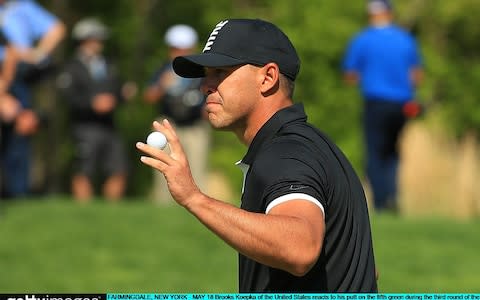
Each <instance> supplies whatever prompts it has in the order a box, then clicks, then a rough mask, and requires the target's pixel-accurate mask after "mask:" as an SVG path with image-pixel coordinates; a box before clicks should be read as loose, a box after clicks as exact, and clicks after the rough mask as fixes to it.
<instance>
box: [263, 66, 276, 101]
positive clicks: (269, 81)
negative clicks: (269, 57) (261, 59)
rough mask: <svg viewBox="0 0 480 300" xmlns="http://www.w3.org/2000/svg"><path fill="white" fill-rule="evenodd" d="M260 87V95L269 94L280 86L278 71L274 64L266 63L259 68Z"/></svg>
mask: <svg viewBox="0 0 480 300" xmlns="http://www.w3.org/2000/svg"><path fill="white" fill-rule="evenodd" d="M261 72H262V76H263V77H262V79H263V81H262V85H261V87H260V92H262V94H269V93H273V92H274V91H276V90H277V89H278V88H279V86H280V82H279V80H280V69H279V68H278V65H277V64H276V63H268V64H266V65H265V66H263V67H262V68H261Z"/></svg>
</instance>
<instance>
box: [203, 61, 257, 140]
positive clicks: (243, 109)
mask: <svg viewBox="0 0 480 300" xmlns="http://www.w3.org/2000/svg"><path fill="white" fill-rule="evenodd" d="M201 90H202V92H203V93H204V94H205V95H206V96H207V100H206V111H207V113H208V120H209V122H210V124H211V125H212V127H213V128H216V129H225V130H232V131H239V130H240V131H241V130H244V129H245V127H246V126H247V122H248V118H249V117H250V115H251V112H252V111H253V109H254V107H255V105H256V103H257V102H258V99H259V97H260V95H261V94H260V91H259V76H258V68H257V67H254V66H252V65H242V66H235V67H219V68H206V69H205V78H204V80H203V82H202V86H201Z"/></svg>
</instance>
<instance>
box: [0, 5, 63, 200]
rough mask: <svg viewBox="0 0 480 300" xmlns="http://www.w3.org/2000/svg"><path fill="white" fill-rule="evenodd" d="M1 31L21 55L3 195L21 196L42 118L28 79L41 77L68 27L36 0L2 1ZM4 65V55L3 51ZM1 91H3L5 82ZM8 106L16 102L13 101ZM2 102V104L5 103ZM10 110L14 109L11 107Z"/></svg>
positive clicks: (5, 141)
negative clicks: (34, 76)
mask: <svg viewBox="0 0 480 300" xmlns="http://www.w3.org/2000/svg"><path fill="white" fill-rule="evenodd" d="M0 14H1V18H2V23H1V29H2V32H3V33H4V35H5V38H6V39H7V40H8V42H9V43H10V44H11V45H12V46H13V47H14V48H15V51H16V52H17V53H18V62H19V63H18V64H17V66H16V75H15V77H14V79H13V81H12V82H11V84H10V85H9V93H10V94H11V95H12V96H13V97H14V98H15V99H17V100H18V104H19V109H18V111H17V113H16V114H15V117H14V118H15V122H5V121H4V122H2V124H1V126H2V127H1V131H2V141H1V142H2V144H1V145H2V151H1V160H2V173H3V174H2V178H3V179H4V180H3V181H4V182H3V186H2V196H3V197H12V198H14V197H22V196H27V195H28V193H29V192H30V191H29V185H30V184H29V180H30V178H29V174H30V160H31V152H30V151H31V149H30V148H31V147H30V137H31V135H33V134H34V133H35V132H36V131H37V130H38V127H39V122H40V118H39V116H38V114H37V113H36V112H35V111H34V110H32V103H31V101H32V99H31V95H30V90H29V86H28V80H27V78H29V77H31V75H32V74H33V73H35V74H39V73H41V70H42V69H44V68H45V66H47V65H48V63H47V62H48V61H49V58H50V55H51V53H52V51H53V50H54V49H55V48H56V47H57V45H58V44H59V42H60V41H61V40H62V39H63V37H64V34H65V33H64V32H65V28H64V25H63V23H62V22H61V21H59V20H58V19H57V18H56V17H55V16H54V15H52V14H51V13H49V12H48V11H46V10H45V9H44V8H42V7H41V6H39V5H38V4H37V3H36V2H35V1H33V0H16V1H5V0H0ZM0 59H1V60H2V61H3V63H4V64H5V62H4V59H5V52H4V51H1V52H0ZM0 85H1V87H0V88H4V86H5V84H4V83H3V82H2V83H1V84H0ZM11 100H12V98H10V101H5V102H4V104H5V103H10V104H12V103H14V102H13V101H11ZM2 102H3V101H2ZM10 108H12V106H11V105H10Z"/></svg>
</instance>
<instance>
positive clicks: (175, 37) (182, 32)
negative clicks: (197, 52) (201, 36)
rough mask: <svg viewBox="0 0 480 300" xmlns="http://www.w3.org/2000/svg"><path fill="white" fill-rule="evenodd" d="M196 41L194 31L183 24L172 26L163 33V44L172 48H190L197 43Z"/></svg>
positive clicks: (196, 37)
mask: <svg viewBox="0 0 480 300" xmlns="http://www.w3.org/2000/svg"><path fill="white" fill-rule="evenodd" d="M197 40H198V36H197V32H196V31H195V29H193V28H192V27H190V26H188V25H184V24H178V25H174V26H172V27H170V28H169V29H168V30H167V32H166V33H165V43H167V45H168V46H170V47H173V48H179V49H188V48H192V47H194V46H195V44H196V43H197Z"/></svg>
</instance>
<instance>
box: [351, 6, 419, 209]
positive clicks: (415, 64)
mask: <svg viewBox="0 0 480 300" xmlns="http://www.w3.org/2000/svg"><path fill="white" fill-rule="evenodd" d="M367 11H368V14H369V22H370V26H369V27H368V28H366V29H365V30H363V31H362V32H360V33H359V34H358V35H357V36H355V38H354V39H353V40H352V41H351V43H350V45H349V46H348V49H347V51H346V54H345V58H344V61H343V71H344V74H345V79H346V81H347V83H349V84H357V83H359V85H360V89H361V93H362V96H363V98H364V100H365V101H364V103H365V109H364V131H365V132H364V134H365V139H366V152H367V153H366V156H367V176H368V179H369V181H370V184H371V187H372V191H373V198H374V205H375V209H376V210H377V211H383V210H392V211H396V209H397V199H396V196H397V170H398V164H399V153H398V149H397V143H398V139H399V135H400V133H401V130H402V128H403V127H404V125H405V122H406V120H407V118H409V117H413V116H416V115H417V114H418V113H419V106H418V105H417V102H415V101H413V100H415V88H416V86H417V85H418V84H419V82H420V80H421V78H422V68H421V61H420V55H419V53H418V48H417V45H416V42H415V40H414V38H413V37H412V36H411V35H410V34H409V33H407V32H406V31H404V30H403V29H401V28H400V27H398V26H396V25H394V24H393V23H392V19H393V16H392V5H391V3H390V2H389V1H388V0H373V1H369V3H368V6H367Z"/></svg>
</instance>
